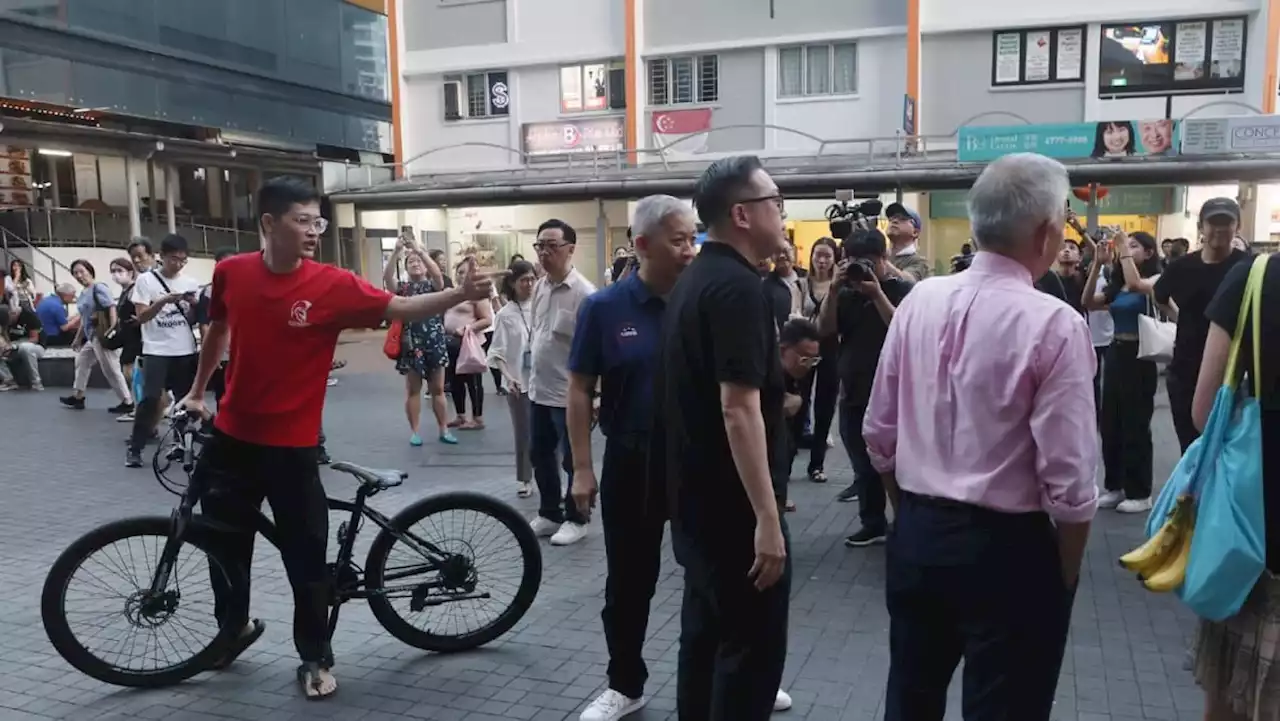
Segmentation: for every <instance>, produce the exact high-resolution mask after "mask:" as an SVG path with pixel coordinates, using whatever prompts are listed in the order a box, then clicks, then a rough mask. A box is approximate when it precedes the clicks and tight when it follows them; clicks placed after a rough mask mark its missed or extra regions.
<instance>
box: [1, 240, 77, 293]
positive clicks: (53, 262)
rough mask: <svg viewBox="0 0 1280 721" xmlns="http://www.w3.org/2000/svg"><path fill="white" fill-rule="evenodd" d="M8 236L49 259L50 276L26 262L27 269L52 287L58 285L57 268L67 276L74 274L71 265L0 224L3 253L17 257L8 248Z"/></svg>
mask: <svg viewBox="0 0 1280 721" xmlns="http://www.w3.org/2000/svg"><path fill="white" fill-rule="evenodd" d="M10 238H13V239H14V240H16V241H17V242H18V244H19V245H23V246H26V247H27V248H30V249H31V252H32V253H39V254H40V255H41V256H43V257H44V258H45V259H46V260H48V261H49V267H50V269H51V270H52V273H53V275H51V276H50V275H45V274H44V272H43V271H41V270H40V269H38V268H33V267H32V264H31V263H28V264H27V269H28V270H30V271H32V272H33V273H36V274H37V275H39V276H40V277H42V278H44V279H46V280H48V281H49V283H51V284H52V285H53V287H55V288H56V287H58V268H62V269H63V270H65V271H67V275H68V276H72V277H74V274H73V273H72V272H71V267H70V266H68V265H67V264H66V263H63V262H62V261H60V260H58V259H57V258H55V257H53V256H52V255H50V254H49V253H48V252H46V251H44V250H42V249H41V248H40V247H39V246H37V245H35V244H34V243H32V242H31V241H29V240H27V239H26V238H23V237H22V236H20V235H18V234H17V233H15V232H13V231H12V230H9V229H8V228H6V227H4V226H0V247H3V249H4V252H5V255H8V256H11V257H14V258H17V254H16V253H14V252H13V251H12V250H10V249H9V239H10ZM18 259H19V260H22V259H21V258H18Z"/></svg>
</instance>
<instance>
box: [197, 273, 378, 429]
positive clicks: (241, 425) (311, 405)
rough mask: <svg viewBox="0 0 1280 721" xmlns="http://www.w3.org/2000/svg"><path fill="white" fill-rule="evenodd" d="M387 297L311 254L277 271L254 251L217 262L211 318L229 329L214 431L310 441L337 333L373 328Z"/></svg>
mask: <svg viewBox="0 0 1280 721" xmlns="http://www.w3.org/2000/svg"><path fill="white" fill-rule="evenodd" d="M391 298H392V296H391V294H390V293H387V292H386V291H383V290H379V289H378V288H375V287H373V286H372V285H370V284H369V283H367V282H365V281H364V279H362V278H360V277H358V276H356V274H354V273H352V272H351V271H349V270H343V269H342V268H335V267H334V266H331V265H324V264H322V263H316V262H315V261H311V260H304V261H302V265H301V266H300V267H299V268H298V269H297V270H295V271H293V272H291V273H285V274H283V275H282V274H277V273H272V272H271V271H270V270H268V269H267V266H266V264H265V263H263V262H262V254H260V253H246V254H244V255H237V256H233V257H231V258H227V259H226V260H223V261H222V262H221V263H219V264H218V265H217V267H215V268H214V271H213V293H212V295H211V298H210V302H209V319H210V320H211V321H215V322H219V321H220V322H224V323H226V324H227V325H228V327H229V328H230V330H231V353H230V360H229V361H228V363H227V371H226V373H227V375H226V382H227V393H226V395H225V396H223V398H222V403H220V404H219V405H218V417H217V420H216V421H215V425H216V426H217V428H218V430H220V431H222V432H223V433H226V434H227V435H229V436H231V437H232V438H235V439H237V440H241V441H245V442H246V443H256V444H258V445H263V446H284V447H289V448H305V447H308V446H314V445H316V443H317V441H318V440H319V435H320V419H321V416H322V415H323V412H324V396H325V387H326V386H325V382H326V381H327V380H328V378H329V370H330V368H329V366H330V364H332V362H333V352H334V349H335V348H336V347H337V345H338V333H339V332H340V331H342V330H343V329H345V328H372V327H375V326H377V325H378V324H379V323H381V322H382V318H383V316H384V315H385V313H386V310H387V304H388V303H390V302H391Z"/></svg>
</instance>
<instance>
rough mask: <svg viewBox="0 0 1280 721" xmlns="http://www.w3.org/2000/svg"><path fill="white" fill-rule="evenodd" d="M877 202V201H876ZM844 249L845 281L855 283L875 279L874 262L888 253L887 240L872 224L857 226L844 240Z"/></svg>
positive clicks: (850, 283)
mask: <svg viewBox="0 0 1280 721" xmlns="http://www.w3.org/2000/svg"><path fill="white" fill-rule="evenodd" d="M877 202H878V201H877ZM842 247H843V250H844V260H845V263H847V265H846V266H845V271H844V278H845V283H847V284H849V285H856V284H858V283H862V282H864V281H868V280H877V279H878V278H877V276H876V262H877V261H879V260H880V259H881V258H884V257H885V255H886V254H887V253H888V248H889V241H888V240H887V239H886V238H885V237H884V234H883V233H881V232H880V231H879V230H877V229H876V228H875V227H874V226H873V227H871V228H869V229H865V228H859V229H856V230H854V231H853V234H852V235H850V236H849V238H848V239H846V240H845V242H844V245H843V246H842Z"/></svg>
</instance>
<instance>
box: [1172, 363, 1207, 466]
mask: <svg viewBox="0 0 1280 721" xmlns="http://www.w3.org/2000/svg"><path fill="white" fill-rule="evenodd" d="M1197 380H1198V379H1196V378H1189V379H1188V378H1183V377H1181V376H1179V375H1178V374H1176V373H1172V372H1171V373H1169V374H1168V375H1166V376H1165V378H1164V385H1165V390H1166V391H1168V392H1169V415H1171V416H1173V430H1174V432H1175V433H1177V434H1178V445H1179V446H1182V452H1183V453H1186V452H1187V449H1188V448H1190V447H1191V444H1192V443H1195V442H1196V439H1197V438H1199V437H1200V431H1199V430H1198V429H1197V428H1196V422H1195V421H1194V420H1192V418H1191V402H1192V400H1194V399H1195V395H1196V381H1197Z"/></svg>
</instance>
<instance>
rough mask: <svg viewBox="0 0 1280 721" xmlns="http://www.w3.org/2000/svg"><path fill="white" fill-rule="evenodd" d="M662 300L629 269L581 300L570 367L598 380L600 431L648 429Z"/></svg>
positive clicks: (611, 434)
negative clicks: (610, 283) (626, 273)
mask: <svg viewBox="0 0 1280 721" xmlns="http://www.w3.org/2000/svg"><path fill="white" fill-rule="evenodd" d="M666 305H667V304H666V302H665V301H663V300H662V298H660V297H658V296H656V295H654V294H653V293H652V292H651V291H650V290H649V287H648V286H646V285H645V284H644V281H642V280H641V279H640V274H639V273H632V274H631V275H628V276H627V277H626V278H623V279H622V280H620V281H618V282H617V283H614V284H613V285H611V286H609V287H607V288H604V289H602V290H599V291H596V292H595V293H593V294H592V295H591V296H589V297H588V298H587V299H586V300H585V301H583V302H582V307H581V308H580V309H579V310H578V324H577V328H576V330H575V331H574V335H573V348H572V350H571V351H570V354H569V370H570V371H571V372H573V373H578V374H581V375H586V376H594V377H597V378H599V379H600V430H601V431H603V432H604V434H605V435H606V436H609V437H615V436H624V435H640V434H647V433H648V432H649V429H650V426H651V424H652V419H651V415H652V413H653V372H654V368H655V367H656V365H657V362H658V339H659V334H660V333H661V331H662V316H663V313H664V312H665V310H666Z"/></svg>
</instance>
